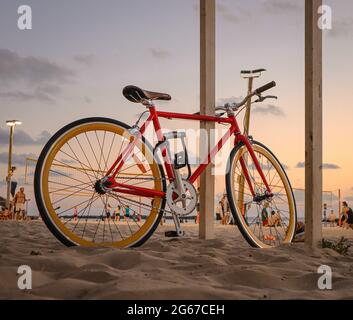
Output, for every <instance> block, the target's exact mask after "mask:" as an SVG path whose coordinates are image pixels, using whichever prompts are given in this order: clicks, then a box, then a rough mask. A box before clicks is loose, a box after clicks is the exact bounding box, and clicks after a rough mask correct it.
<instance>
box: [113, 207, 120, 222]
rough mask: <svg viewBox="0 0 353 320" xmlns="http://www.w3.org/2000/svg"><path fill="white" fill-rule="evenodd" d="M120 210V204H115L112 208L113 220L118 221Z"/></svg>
mask: <svg viewBox="0 0 353 320" xmlns="http://www.w3.org/2000/svg"><path fill="white" fill-rule="evenodd" d="M120 211H121V207H120V206H117V207H116V208H115V209H114V221H115V222H120Z"/></svg>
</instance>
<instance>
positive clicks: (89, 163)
mask: <svg viewBox="0 0 353 320" xmlns="http://www.w3.org/2000/svg"><path fill="white" fill-rule="evenodd" d="M75 139H76V141H77V143H78V145H79V146H80V149H81V151H82V153H83V155H84V157H85V158H86V161H87V163H88V165H89V167H90V168H91V170H92V171H93V174H94V175H95V179H98V173H96V171H95V170H94V169H93V167H92V165H91V162H90V161H89V159H88V157H87V155H86V152H84V150H83V147H82V145H81V142H80V141H79V140H78V138H77V136H76V137H75Z"/></svg>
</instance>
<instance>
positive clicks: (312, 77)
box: [305, 0, 322, 247]
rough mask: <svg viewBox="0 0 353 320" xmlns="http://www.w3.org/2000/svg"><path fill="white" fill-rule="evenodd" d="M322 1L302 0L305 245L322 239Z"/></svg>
mask: <svg viewBox="0 0 353 320" xmlns="http://www.w3.org/2000/svg"><path fill="white" fill-rule="evenodd" d="M321 5H322V0H305V223H306V226H305V242H306V244H307V245H309V246H312V247H315V246H317V245H318V244H319V242H320V241H321V240H322V224H321V209H322V31H321V29H320V28H319V26H318V21H319V18H320V17H319V8H320V6H321Z"/></svg>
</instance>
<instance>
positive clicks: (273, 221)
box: [268, 210, 281, 227]
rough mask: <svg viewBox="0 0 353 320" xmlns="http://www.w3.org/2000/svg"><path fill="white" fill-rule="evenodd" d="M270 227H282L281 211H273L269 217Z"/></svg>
mask: <svg viewBox="0 0 353 320" xmlns="http://www.w3.org/2000/svg"><path fill="white" fill-rule="evenodd" d="M268 225H269V227H280V226H281V214H280V212H279V211H277V212H276V211H274V210H272V211H271V217H269V219H268Z"/></svg>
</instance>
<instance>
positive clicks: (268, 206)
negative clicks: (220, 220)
mask: <svg viewBox="0 0 353 320" xmlns="http://www.w3.org/2000/svg"><path fill="white" fill-rule="evenodd" d="M252 147H253V149H254V152H255V156H256V158H257V160H258V162H259V164H260V167H261V169H262V171H263V173H264V175H265V177H266V180H267V183H268V184H269V186H270V188H271V191H272V193H273V197H269V198H261V197H262V196H263V195H266V187H265V185H264V183H263V181H262V179H261V177H260V174H259V172H258V171H257V169H256V166H255V164H254V161H253V159H252V157H251V155H250V154H249V151H248V149H247V147H246V146H245V145H244V144H240V145H238V146H237V147H236V148H235V149H234V150H233V151H232V153H231V155H230V159H229V163H228V168H227V170H228V171H227V174H226V188H227V196H228V201H229V206H230V209H231V212H232V215H233V217H234V219H235V222H236V224H237V226H238V227H239V230H240V232H241V233H242V235H243V236H244V238H245V239H246V240H247V241H248V243H249V244H250V245H251V246H253V247H257V248H270V247H277V246H280V245H282V244H286V243H290V242H292V240H293V238H294V235H295V226H296V222H297V211H296V205H295V199H294V195H293V190H292V187H291V184H290V182H289V179H288V177H287V174H286V172H285V170H284V168H283V166H282V164H281V163H280V162H279V161H278V159H277V158H276V157H275V155H274V154H273V153H272V152H271V151H270V150H269V149H268V148H267V147H266V146H264V145H263V144H261V143H259V142H256V141H253V142H252ZM246 172H247V173H248V175H246V174H244V173H246ZM246 176H248V179H247V178H246ZM249 181H250V183H251V187H250V186H249ZM251 189H252V190H251ZM252 191H253V192H252Z"/></svg>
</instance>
